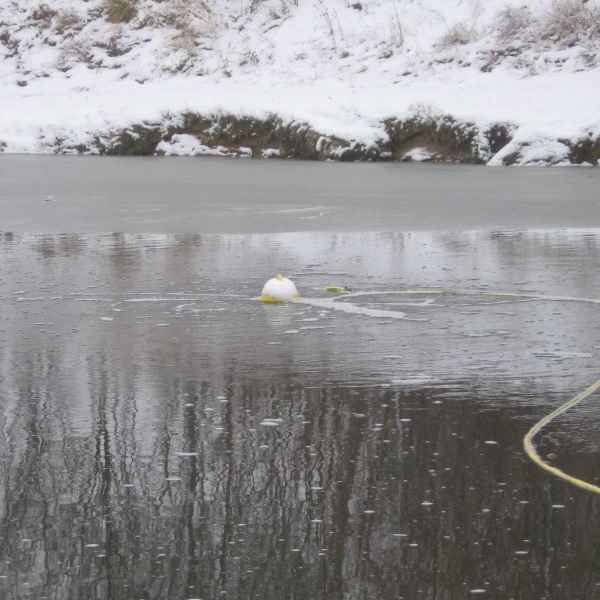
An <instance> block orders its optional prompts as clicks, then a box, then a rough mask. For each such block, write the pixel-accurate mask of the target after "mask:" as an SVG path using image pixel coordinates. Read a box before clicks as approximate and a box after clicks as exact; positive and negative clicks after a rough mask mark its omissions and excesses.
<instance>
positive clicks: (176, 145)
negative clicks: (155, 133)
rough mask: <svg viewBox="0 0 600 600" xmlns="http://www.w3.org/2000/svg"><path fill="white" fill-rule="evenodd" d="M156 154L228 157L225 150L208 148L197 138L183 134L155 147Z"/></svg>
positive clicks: (173, 136) (175, 135) (163, 141)
mask: <svg viewBox="0 0 600 600" xmlns="http://www.w3.org/2000/svg"><path fill="white" fill-rule="evenodd" d="M156 152H157V154H162V155H164V156H202V155H205V156H229V153H228V151H227V149H226V148H221V147H217V148H209V147H208V146H205V145H204V144H203V143H202V142H201V141H200V140H199V139H198V138H197V137H195V136H193V135H188V134H185V133H181V134H174V135H172V136H171V138H170V139H169V140H162V141H161V142H159V143H158V145H157V146H156Z"/></svg>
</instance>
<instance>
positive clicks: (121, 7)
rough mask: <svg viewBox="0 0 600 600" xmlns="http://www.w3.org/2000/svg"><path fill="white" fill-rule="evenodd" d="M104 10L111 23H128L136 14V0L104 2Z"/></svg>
mask: <svg viewBox="0 0 600 600" xmlns="http://www.w3.org/2000/svg"><path fill="white" fill-rule="evenodd" d="M104 10H105V14H106V19H107V20H108V21H110V22H111V23H128V22H129V21H131V20H132V19H133V18H134V17H135V15H136V14H137V8H136V0H105V3H104Z"/></svg>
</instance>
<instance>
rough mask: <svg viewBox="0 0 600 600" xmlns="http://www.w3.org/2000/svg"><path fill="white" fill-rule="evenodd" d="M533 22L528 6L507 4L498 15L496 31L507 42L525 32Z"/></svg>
mask: <svg viewBox="0 0 600 600" xmlns="http://www.w3.org/2000/svg"><path fill="white" fill-rule="evenodd" d="M532 22H533V17H532V15H531V11H530V10H529V8H528V7H527V6H519V7H515V6H506V7H505V8H503V9H502V10H501V11H500V12H499V13H498V16H497V17H496V23H495V27H496V33H497V35H498V38H499V39H500V40H501V41H503V42H507V41H509V40H512V39H515V38H517V37H519V36H521V35H522V34H523V33H525V32H526V31H527V30H528V29H529V28H530V27H531V24H532Z"/></svg>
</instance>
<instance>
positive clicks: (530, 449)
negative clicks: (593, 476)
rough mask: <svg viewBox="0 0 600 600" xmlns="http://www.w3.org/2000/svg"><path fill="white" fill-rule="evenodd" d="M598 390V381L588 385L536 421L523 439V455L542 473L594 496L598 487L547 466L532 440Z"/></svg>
mask: <svg viewBox="0 0 600 600" xmlns="http://www.w3.org/2000/svg"><path fill="white" fill-rule="evenodd" d="M598 388H600V379H599V380H598V381H596V382H595V383H593V384H592V385H590V387H588V388H586V389H585V390H583V392H580V393H579V394H577V396H575V397H574V398H572V399H571V400H569V401H568V402H565V403H564V404H563V405H562V406H559V407H558V408H557V409H556V410H555V411H553V412H551V413H550V414H549V415H547V416H545V417H544V418H543V419H542V420H541V421H538V422H537V423H536V424H535V425H534V426H533V427H532V428H531V429H530V430H529V431H528V432H527V434H526V435H525V437H524V438H523V448H524V449H525V453H526V454H527V456H529V458H530V459H531V460H532V461H533V462H534V463H535V464H536V465H538V466H539V467H541V468H542V469H544V471H547V472H548V473H551V474H552V475H555V476H556V477H560V479H563V480H564V481H567V482H568V483H571V484H572V485H575V486H577V487H578V488H581V489H582V490H587V491H588V492H594V493H595V494H600V487H599V486H597V485H594V484H593V483H589V482H587V481H584V480H583V479H578V478H577V477H573V476H572V475H569V474H568V473H565V472H564V471H562V470H561V469H558V468H557V467H553V466H552V465H549V464H548V463H547V462H546V461H544V459H543V458H542V457H541V456H540V455H539V454H538V452H537V450H536V448H535V446H534V444H533V438H534V437H535V436H536V435H537V434H538V433H539V432H540V431H541V430H542V429H543V428H544V427H546V425H548V424H549V423H550V422H551V421H553V420H554V419H556V417H558V416H560V415H562V414H563V413H565V412H567V411H568V410H569V409H570V408H573V406H575V405H576V404H579V403H580V402H581V401H582V400H585V399H586V398H587V397H588V396H591V395H592V394H593V393H594V392H595V391H596V390H598Z"/></svg>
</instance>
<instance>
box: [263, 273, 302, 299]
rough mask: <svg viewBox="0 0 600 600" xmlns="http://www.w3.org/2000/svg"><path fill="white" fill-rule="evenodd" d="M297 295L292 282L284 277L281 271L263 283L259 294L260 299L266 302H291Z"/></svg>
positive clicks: (298, 295)
mask: <svg viewBox="0 0 600 600" xmlns="http://www.w3.org/2000/svg"><path fill="white" fill-rule="evenodd" d="M299 297H300V294H299V293H298V290H297V289H296V285H295V284H294V282H293V281H291V280H290V279H288V278H287V277H284V276H283V275H282V274H281V273H279V274H278V275H277V276H276V277H273V279H269V281H267V283H265V285H264V287H263V289H262V293H261V295H260V299H261V301H262V302H266V303H267V304H278V303H280V302H292V301H293V300H295V299H296V298H299Z"/></svg>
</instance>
